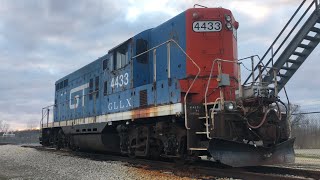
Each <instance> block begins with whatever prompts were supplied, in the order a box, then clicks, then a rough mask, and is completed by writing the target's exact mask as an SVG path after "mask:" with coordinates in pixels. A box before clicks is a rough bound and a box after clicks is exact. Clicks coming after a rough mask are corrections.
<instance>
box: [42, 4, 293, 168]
mask: <svg viewBox="0 0 320 180" xmlns="http://www.w3.org/2000/svg"><path fill="white" fill-rule="evenodd" d="M237 28H238V22H237V21H235V19H234V17H233V16H232V13H231V11H229V10H227V9H223V8H192V9H188V10H186V11H185V12H183V13H181V14H179V15H177V16H176V17H174V18H172V19H170V20H168V21H167V22H165V23H163V24H161V25H159V26H157V27H155V28H153V29H148V30H145V31H143V32H141V33H139V34H137V35H135V36H134V37H132V38H130V39H128V40H126V41H125V42H123V43H122V44H120V45H118V46H116V47H114V48H113V49H111V50H109V51H108V53H107V54H106V55H104V56H103V57H101V58H99V59H97V60H95V61H93V62H92V63H90V64H88V65H86V66H84V67H82V68H81V69H79V70H77V71H75V72H73V73H71V74H69V75H67V76H65V77H63V78H61V79H59V80H58V81H57V82H56V84H55V87H56V88H55V103H54V106H52V107H53V112H54V121H53V122H45V120H44V121H42V125H41V132H42V133H41V134H42V136H41V143H42V145H44V146H56V147H57V148H63V147H69V148H71V149H81V150H97V151H104V152H118V153H121V154H127V155H129V156H142V157H152V158H157V157H160V156H161V157H168V158H169V157H175V158H184V159H186V158H197V157H199V156H201V155H207V156H212V157H213V158H214V159H216V160H218V161H221V162H222V163H225V164H229V165H232V166H243V165H257V164H272V163H284V162H291V161H292V158H294V157H293V151H291V150H292V144H293V141H292V140H290V139H289V136H288V135H287V131H286V130H283V131H281V132H280V130H279V129H278V128H277V127H278V125H277V127H274V126H273V123H275V122H279V119H277V118H279V114H277V111H276V110H273V111H268V113H269V114H272V115H270V116H268V118H275V120H273V119H269V120H267V121H265V123H263V125H259V127H257V126H256V125H255V124H256V123H255V122H251V124H248V123H247V120H244V119H243V118H242V114H243V112H242V110H243V109H245V107H244V108H243V107H240V105H242V106H246V105H247V106H251V105H252V104H250V103H252V102H254V101H255V100H256V99H254V98H251V101H243V102H244V103H239V98H238V97H241V95H239V91H240V90H241V88H242V86H241V84H240V83H241V81H240V74H239V73H240V70H239V67H238V62H237V59H238V57H237V34H236V31H237ZM240 92H241V91H240ZM243 99H244V98H242V99H241V101H242V100H243ZM252 100H254V101H252ZM265 102H266V103H265V104H264V106H268V105H269V104H271V103H273V102H275V99H274V98H273V99H272V98H271V99H268V101H265ZM48 109H49V107H47V108H45V109H43V111H44V114H46V113H47V112H48ZM261 109H263V107H262V108H261ZM259 113H260V112H259V110H255V112H254V113H253V114H254V116H256V117H261V114H262V115H263V114H264V112H261V113H260V114H259ZM251 119H254V120H255V121H258V123H259V121H260V119H258V120H257V118H251ZM271 121H272V123H270V122H271ZM269 123H270V124H269ZM278 124H279V123H278ZM280 124H281V123H280ZM248 125H250V126H252V127H256V128H255V129H254V128H249V129H254V130H249V129H248V128H247V127H248ZM260 129H263V131H262V130H260ZM266 129H267V130H266ZM269 131H270V132H271V131H274V132H275V133H276V135H274V134H272V133H271V134H268V133H266V132H269ZM279 134H281V135H280V137H279ZM256 135H258V137H259V138H260V139H258V138H257V136H256ZM275 136H276V137H275ZM245 140H247V141H248V142H249V141H261V142H262V145H261V147H260V149H259V150H258V151H259V152H253V151H252V150H251V146H252V145H250V144H245V143H244V141H245ZM225 143H229V144H231V146H229V147H228V148H227V147H225V146H224V145H223V144H225ZM239 144H240V145H239ZM279 144H280V145H279ZM283 144H285V145H283ZM288 144H289V145H288ZM236 146H239V147H243V146H245V147H244V148H241V149H240V150H239V152H237V148H236ZM249 146H250V147H249ZM279 146H281V147H279ZM290 146H291V148H290ZM282 147H284V148H285V149H289V151H287V150H286V151H279V153H278V154H277V153H274V155H273V156H272V157H269V158H267V159H266V158H265V157H259V156H260V155H259V153H260V154H261V152H263V153H264V154H268V152H269V151H268V150H267V149H272V150H274V149H275V148H277V149H281V148H282ZM287 147H289V148H287ZM261 149H263V150H261ZM230 151H231V152H232V153H230ZM288 152H289V153H288ZM223 153H226V154H227V156H228V159H226V155H224V154H223ZM239 154H240V156H242V158H239ZM279 156H281V157H286V158H284V159H280V160H279V158H278V157H279ZM252 157H254V158H252ZM249 159H250V162H251V164H250V163H249V161H248V160H249ZM252 159H256V160H252Z"/></svg>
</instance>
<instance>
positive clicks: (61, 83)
mask: <svg viewBox="0 0 320 180" xmlns="http://www.w3.org/2000/svg"><path fill="white" fill-rule="evenodd" d="M62 88H63V81H61V82H60V83H59V89H62Z"/></svg>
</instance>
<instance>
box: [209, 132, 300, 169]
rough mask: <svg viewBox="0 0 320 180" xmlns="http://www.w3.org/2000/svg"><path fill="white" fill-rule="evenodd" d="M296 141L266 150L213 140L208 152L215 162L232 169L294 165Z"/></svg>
mask: <svg viewBox="0 0 320 180" xmlns="http://www.w3.org/2000/svg"><path fill="white" fill-rule="evenodd" d="M294 140H295V138H292V139H289V140H287V141H284V142H282V143H280V144H277V145H275V146H273V147H268V148H266V147H261V146H257V147H255V146H253V145H250V144H244V143H240V142H235V141H228V140H224V139H218V138H213V139H211V140H210V143H209V148H208V151H209V152H210V154H211V156H212V157H213V158H214V160H216V161H220V162H221V163H223V164H226V165H229V166H232V167H243V166H260V165H271V164H284V163H294V161H295V156H294V150H293V144H294Z"/></svg>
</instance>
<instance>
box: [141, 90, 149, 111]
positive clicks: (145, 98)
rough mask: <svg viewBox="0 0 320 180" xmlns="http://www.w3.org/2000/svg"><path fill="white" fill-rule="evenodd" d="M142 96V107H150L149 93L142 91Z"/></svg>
mask: <svg viewBox="0 0 320 180" xmlns="http://www.w3.org/2000/svg"><path fill="white" fill-rule="evenodd" d="M139 95H140V107H144V106H147V105H148V92H147V90H146V89H145V90H142V91H140V92H139Z"/></svg>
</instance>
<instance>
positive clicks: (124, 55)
mask: <svg viewBox="0 0 320 180" xmlns="http://www.w3.org/2000/svg"><path fill="white" fill-rule="evenodd" d="M128 45H129V43H128V42H125V43H124V44H121V45H120V46H119V47H116V48H115V49H113V50H112V52H109V54H110V55H109V58H110V68H109V69H110V70H111V71H114V70H117V69H120V68H123V67H124V66H126V65H127V64H128V63H129V53H128Z"/></svg>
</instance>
